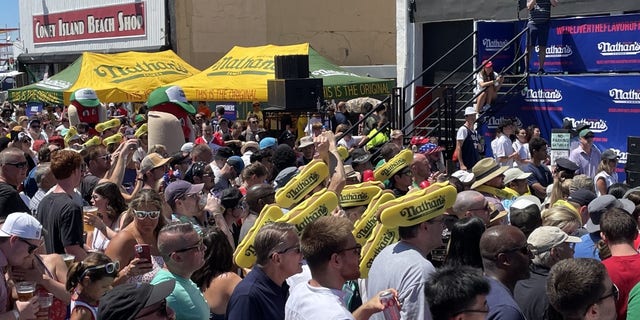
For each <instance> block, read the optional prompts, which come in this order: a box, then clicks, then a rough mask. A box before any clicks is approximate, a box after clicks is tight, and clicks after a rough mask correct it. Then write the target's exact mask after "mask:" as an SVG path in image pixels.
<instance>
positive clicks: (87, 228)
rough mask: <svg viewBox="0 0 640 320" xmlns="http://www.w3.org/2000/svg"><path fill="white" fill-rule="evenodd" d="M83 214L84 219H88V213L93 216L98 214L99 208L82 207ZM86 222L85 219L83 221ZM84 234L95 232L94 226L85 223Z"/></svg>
mask: <svg viewBox="0 0 640 320" xmlns="http://www.w3.org/2000/svg"><path fill="white" fill-rule="evenodd" d="M82 212H83V215H84V218H86V216H87V214H88V213H92V214H96V213H97V212H98V208H97V207H93V206H84V207H82ZM83 220H84V219H83ZM83 223H84V232H89V231H93V230H94V229H95V227H94V226H92V225H90V224H88V223H86V222H84V221H83Z"/></svg>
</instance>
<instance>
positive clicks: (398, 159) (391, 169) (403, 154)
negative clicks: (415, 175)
mask: <svg viewBox="0 0 640 320" xmlns="http://www.w3.org/2000/svg"><path fill="white" fill-rule="evenodd" d="M411 162H413V152H412V151H411V150H409V149H404V150H402V151H400V153H398V154H396V155H395V156H394V157H393V158H391V159H390V160H389V161H387V162H386V163H385V164H383V165H382V166H380V168H378V169H376V170H375V171H374V172H373V176H374V178H375V179H376V180H378V181H385V180H389V178H391V176H393V175H394V174H396V173H397V172H398V171H400V170H402V169H403V168H404V167H408V166H410V165H411Z"/></svg>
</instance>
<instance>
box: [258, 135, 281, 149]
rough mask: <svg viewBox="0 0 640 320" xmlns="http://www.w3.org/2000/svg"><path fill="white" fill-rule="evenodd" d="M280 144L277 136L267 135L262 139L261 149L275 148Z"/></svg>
mask: <svg viewBox="0 0 640 320" xmlns="http://www.w3.org/2000/svg"><path fill="white" fill-rule="evenodd" d="M277 145H278V140H276V138H273V137H266V138H262V140H260V145H259V146H260V150H262V149H266V148H272V147H273V148H275V147H276V146H277Z"/></svg>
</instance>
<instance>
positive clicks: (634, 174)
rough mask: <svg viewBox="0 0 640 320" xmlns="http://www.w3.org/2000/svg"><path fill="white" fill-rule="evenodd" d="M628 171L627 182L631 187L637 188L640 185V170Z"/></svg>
mask: <svg viewBox="0 0 640 320" xmlns="http://www.w3.org/2000/svg"><path fill="white" fill-rule="evenodd" d="M626 173H627V184H628V185H629V186H631V188H635V187H638V186H640V171H628V170H627V171H626Z"/></svg>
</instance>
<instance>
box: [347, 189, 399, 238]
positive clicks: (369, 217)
mask: <svg viewBox="0 0 640 320" xmlns="http://www.w3.org/2000/svg"><path fill="white" fill-rule="evenodd" d="M395 198H396V197H395V196H394V194H393V191H391V190H384V191H382V192H380V193H379V194H377V195H376V197H375V198H373V199H372V200H371V202H370V203H369V206H367V210H365V211H364V212H363V213H362V216H360V219H358V220H357V221H356V222H355V223H354V228H353V232H352V233H353V237H354V238H356V242H357V243H359V244H360V245H362V246H364V244H365V243H366V242H367V239H369V236H371V232H372V231H373V229H374V228H375V226H376V225H378V224H379V223H378V218H377V217H376V212H377V211H378V208H379V207H380V206H382V205H383V204H385V203H387V202H389V201H391V200H393V199H395Z"/></svg>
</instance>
